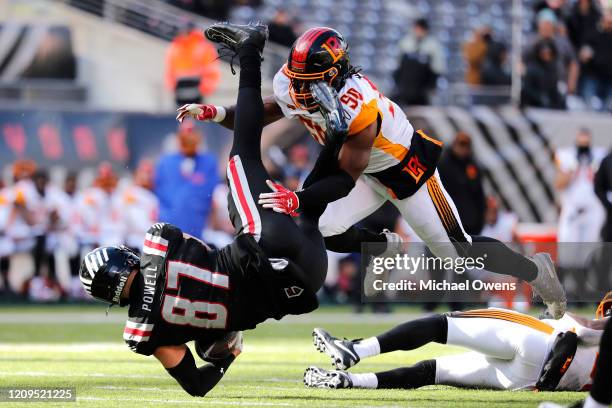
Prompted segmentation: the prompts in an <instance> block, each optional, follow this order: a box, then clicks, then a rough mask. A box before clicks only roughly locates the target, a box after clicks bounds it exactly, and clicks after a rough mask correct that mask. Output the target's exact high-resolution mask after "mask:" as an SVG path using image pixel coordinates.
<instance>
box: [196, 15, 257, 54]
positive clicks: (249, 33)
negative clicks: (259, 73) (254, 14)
mask: <svg viewBox="0 0 612 408" xmlns="http://www.w3.org/2000/svg"><path fill="white" fill-rule="evenodd" d="M204 34H205V35H206V38H208V39H209V40H210V41H212V42H216V43H219V44H225V45H227V46H228V47H229V48H230V49H231V50H232V51H234V52H236V53H237V52H238V50H239V49H240V48H241V47H244V46H245V45H246V44H253V45H254V46H255V47H257V49H259V51H260V52H262V51H263V49H264V46H265V45H266V41H268V26H267V25H264V24H260V23H257V24H253V23H249V24H247V25H242V24H231V23H227V22H223V23H215V24H213V25H211V26H210V27H208V28H207V29H206V31H205V32H204Z"/></svg>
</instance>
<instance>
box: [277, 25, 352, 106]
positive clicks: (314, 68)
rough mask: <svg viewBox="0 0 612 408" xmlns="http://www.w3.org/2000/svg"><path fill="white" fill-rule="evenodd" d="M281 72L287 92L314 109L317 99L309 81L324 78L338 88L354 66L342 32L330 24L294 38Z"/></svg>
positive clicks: (295, 100) (298, 103)
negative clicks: (286, 80) (288, 83)
mask: <svg viewBox="0 0 612 408" xmlns="http://www.w3.org/2000/svg"><path fill="white" fill-rule="evenodd" d="M283 72H284V73H285V75H287V76H288V77H289V80H290V85H289V94H290V95H291V98H292V99H293V102H294V103H295V104H296V106H297V107H298V108H300V109H306V110H309V111H313V110H316V109H317V103H316V102H315V101H314V99H313V97H312V93H311V91H310V83H311V82H313V81H325V82H327V83H328V84H330V85H331V86H332V87H333V88H334V89H336V91H339V90H340V89H342V87H343V86H344V83H345V82H346V79H347V78H348V77H349V76H351V74H352V73H354V68H353V67H352V66H351V61H350V57H349V51H348V44H347V43H346V41H345V40H344V37H342V34H340V33H339V32H338V31H336V30H334V29H332V28H329V27H315V28H311V29H310V30H308V31H306V32H305V33H304V34H302V35H301V36H300V37H299V38H298V39H297V40H296V41H295V43H294V44H293V46H292V47H291V51H290V52H289V58H288V60H287V64H286V65H285V66H284V67H283Z"/></svg>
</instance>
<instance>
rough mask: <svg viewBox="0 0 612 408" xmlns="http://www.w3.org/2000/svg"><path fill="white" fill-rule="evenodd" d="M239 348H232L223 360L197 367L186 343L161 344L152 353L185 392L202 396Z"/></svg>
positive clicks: (222, 373) (216, 381)
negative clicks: (177, 344) (175, 344)
mask: <svg viewBox="0 0 612 408" xmlns="http://www.w3.org/2000/svg"><path fill="white" fill-rule="evenodd" d="M239 353H240V350H233V351H232V354H230V355H229V356H228V357H227V358H225V359H224V360H220V361H218V362H215V363H214V364H211V363H209V364H205V365H203V366H201V367H199V368H198V367H197V366H196V363H195V360H194V358H193V354H191V351H190V350H189V349H188V348H187V346H186V345H184V344H181V345H179V346H162V347H158V348H157V350H155V353H153V355H154V356H155V357H156V358H157V359H158V360H159V361H160V362H161V363H162V365H163V366H164V367H165V368H166V371H168V374H170V375H171V376H172V377H173V378H174V379H175V380H176V381H177V382H178V383H179V384H180V385H181V387H183V389H184V390H185V391H187V393H189V395H191V396H194V397H195V396H198V397H203V396H205V395H206V393H208V391H210V390H211V389H213V387H214V386H215V385H217V383H218V382H219V381H220V380H221V378H223V375H224V374H225V372H226V371H227V368H228V367H229V366H230V364H232V362H233V361H234V359H235V358H236V356H237V355H238V354H239Z"/></svg>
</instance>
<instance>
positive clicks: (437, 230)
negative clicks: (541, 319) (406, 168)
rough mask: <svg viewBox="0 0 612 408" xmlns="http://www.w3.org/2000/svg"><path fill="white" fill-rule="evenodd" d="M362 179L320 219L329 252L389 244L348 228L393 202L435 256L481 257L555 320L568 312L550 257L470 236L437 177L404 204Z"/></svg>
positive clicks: (436, 174) (374, 184)
mask: <svg viewBox="0 0 612 408" xmlns="http://www.w3.org/2000/svg"><path fill="white" fill-rule="evenodd" d="M361 179H363V181H362V183H361V188H359V186H360V185H359V184H357V186H356V187H355V189H353V190H352V191H351V193H350V194H349V196H347V197H345V198H343V199H341V200H338V201H336V202H334V203H331V204H330V205H329V206H328V208H327V210H326V211H325V213H324V214H323V216H322V217H321V223H320V224H321V225H320V228H321V231H322V233H323V236H324V238H325V243H326V246H327V248H328V249H329V250H332V251H338V250H342V251H344V252H360V250H361V243H362V242H385V241H386V240H385V238H386V237H385V236H380V235H379V236H377V235H375V234H368V235H364V233H363V232H362V231H360V230H359V229H356V228H354V227H350V225H352V224H351V223H354V222H357V221H358V220H360V219H361V218H363V217H364V216H367V214H369V213H371V212H373V211H375V210H376V209H377V208H379V207H380V206H381V205H382V204H383V203H384V202H385V201H387V200H389V201H391V202H392V203H393V204H394V205H395V206H396V207H397V209H398V210H399V212H400V214H401V215H402V217H403V218H404V219H405V220H406V221H407V222H408V224H409V225H410V226H411V227H412V229H413V230H414V231H415V233H416V234H417V235H418V236H419V238H421V239H422V240H423V241H424V242H425V243H426V244H427V246H428V247H429V249H430V250H431V251H432V253H433V254H434V255H436V256H439V257H444V258H446V257H451V258H454V257H457V256H469V257H471V258H479V257H482V258H483V259H484V264H485V269H486V270H488V271H490V272H493V273H499V274H502V275H508V276H513V277H516V278H519V279H522V280H524V281H526V282H529V283H530V284H531V286H532V287H533V289H534V291H535V292H536V293H537V294H538V295H540V297H541V298H542V299H543V300H544V303H546V305H547V306H548V307H549V311H550V312H551V314H552V315H553V316H554V317H555V318H560V317H561V316H562V315H563V313H564V312H565V309H566V304H567V300H566V296H565V291H564V289H563V287H562V286H561V283H560V282H559V280H558V278H557V275H556V272H555V267H554V264H553V262H552V259H551V258H550V256H549V255H548V254H544V253H541V254H536V255H535V256H534V257H533V258H527V257H525V256H524V255H521V254H519V253H518V252H516V251H513V250H512V249H510V248H509V247H508V246H506V245H505V244H503V243H502V242H500V241H498V240H496V239H493V238H489V237H484V236H470V235H468V234H467V233H466V232H465V230H464V229H463V226H462V224H461V219H460V217H459V214H458V212H457V209H456V207H455V204H454V203H453V201H452V198H451V197H450V196H449V195H448V193H447V192H446V190H445V189H444V186H443V185H442V182H441V180H440V177H439V175H438V172H437V171H436V172H435V173H434V174H433V175H432V176H431V178H430V179H429V180H428V181H427V182H426V183H425V184H424V185H423V186H421V187H420V188H419V189H418V190H417V191H416V192H415V193H414V194H413V195H411V196H410V197H407V198H404V199H401V200H400V199H395V198H392V197H389V196H388V191H387V189H385V188H384V186H382V185H381V184H380V183H378V182H377V181H376V180H374V179H373V178H371V177H370V176H368V175H365V176H362V177H361ZM351 196H354V198H353V201H352V203H351V202H350V200H349V199H350V198H351ZM355 198H357V199H355ZM362 214H365V215H362ZM366 279H367V278H366Z"/></svg>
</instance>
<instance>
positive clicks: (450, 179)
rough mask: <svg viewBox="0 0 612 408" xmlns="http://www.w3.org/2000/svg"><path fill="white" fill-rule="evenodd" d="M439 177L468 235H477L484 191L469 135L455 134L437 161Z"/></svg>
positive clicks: (481, 214) (482, 213)
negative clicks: (450, 143) (448, 147)
mask: <svg viewBox="0 0 612 408" xmlns="http://www.w3.org/2000/svg"><path fill="white" fill-rule="evenodd" d="M438 170H439V172H440V178H441V179H442V183H443V184H444V187H445V188H446V191H447V192H448V194H449V195H450V196H451V198H452V199H453V201H454V202H455V205H456V206H457V211H458V212H459V216H460V217H461V221H462V224H463V228H464V229H465V231H466V232H467V233H468V234H470V235H480V232H481V231H482V228H483V226H484V217H485V205H486V201H485V194H484V189H483V186H482V173H481V171H480V167H479V165H478V163H476V159H475V158H474V152H473V149H472V138H471V137H470V136H469V135H468V134H467V133H464V132H460V133H458V134H457V135H456V136H455V139H454V140H453V143H452V145H451V147H450V149H448V150H446V151H445V152H444V154H443V155H442V158H441V159H440V163H439V164H438Z"/></svg>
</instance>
